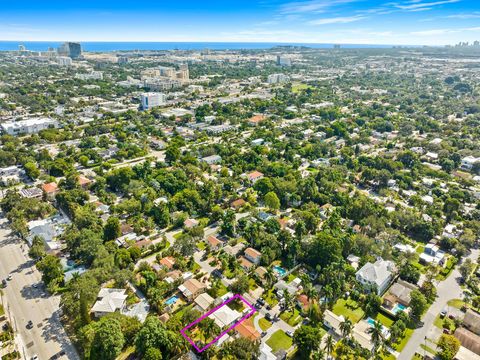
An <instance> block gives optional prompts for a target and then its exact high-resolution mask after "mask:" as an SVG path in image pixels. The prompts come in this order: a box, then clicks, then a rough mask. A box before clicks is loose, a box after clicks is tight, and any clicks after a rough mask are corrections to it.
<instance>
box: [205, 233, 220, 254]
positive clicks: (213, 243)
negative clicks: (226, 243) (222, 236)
mask: <svg viewBox="0 0 480 360" xmlns="http://www.w3.org/2000/svg"><path fill="white" fill-rule="evenodd" d="M207 243H208V245H209V246H210V249H211V250H213V251H216V250H219V249H221V248H222V246H223V241H221V240H218V239H217V237H216V236H214V235H210V236H209V237H207Z"/></svg>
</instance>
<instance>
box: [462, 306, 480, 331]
mask: <svg viewBox="0 0 480 360" xmlns="http://www.w3.org/2000/svg"><path fill="white" fill-rule="evenodd" d="M463 326H464V327H466V328H467V329H468V330H469V331H471V332H474V333H475V334H477V335H480V314H479V313H477V312H476V311H473V310H471V309H468V310H467V312H466V313H465V317H464V318H463Z"/></svg>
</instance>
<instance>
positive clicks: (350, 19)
mask: <svg viewBox="0 0 480 360" xmlns="http://www.w3.org/2000/svg"><path fill="white" fill-rule="evenodd" d="M366 18H367V17H366V16H363V15H355V16H341V17H332V18H323V19H317V20H311V21H309V22H308V23H309V24H310V25H328V24H347V23H352V22H355V21H360V20H363V19H366Z"/></svg>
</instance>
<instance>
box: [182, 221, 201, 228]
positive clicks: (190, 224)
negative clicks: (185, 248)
mask: <svg viewBox="0 0 480 360" xmlns="http://www.w3.org/2000/svg"><path fill="white" fill-rule="evenodd" d="M198 224H199V222H198V221H197V220H195V219H187V220H185V221H184V222H183V226H185V228H186V229H191V228H193V227H195V226H198Z"/></svg>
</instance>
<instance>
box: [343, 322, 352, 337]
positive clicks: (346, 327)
mask: <svg viewBox="0 0 480 360" xmlns="http://www.w3.org/2000/svg"><path fill="white" fill-rule="evenodd" d="M352 327H353V324H352V321H351V320H350V319H349V318H346V319H345V320H344V321H342V322H341V323H340V331H341V332H342V336H343V337H344V338H348V337H350V334H351V333H352Z"/></svg>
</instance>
